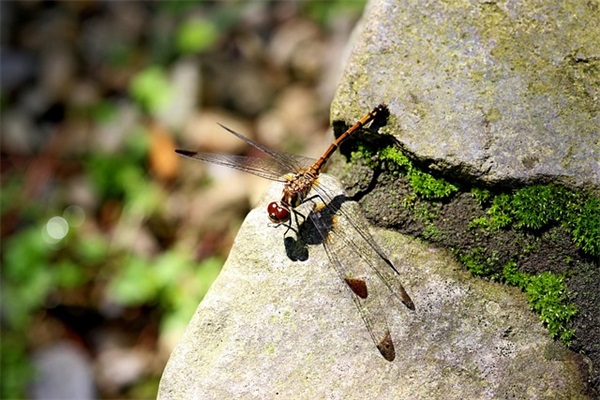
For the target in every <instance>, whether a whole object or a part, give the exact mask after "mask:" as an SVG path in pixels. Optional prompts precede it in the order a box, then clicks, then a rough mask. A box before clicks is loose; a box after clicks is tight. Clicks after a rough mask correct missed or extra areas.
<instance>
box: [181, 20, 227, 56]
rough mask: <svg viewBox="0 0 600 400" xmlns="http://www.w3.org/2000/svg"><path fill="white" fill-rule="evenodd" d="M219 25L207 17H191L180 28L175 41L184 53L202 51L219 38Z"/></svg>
mask: <svg viewBox="0 0 600 400" xmlns="http://www.w3.org/2000/svg"><path fill="white" fill-rule="evenodd" d="M219 34H220V33H219V30H218V29H217V26H216V25H215V24H214V23H213V22H212V21H211V20H207V19H190V20H188V21H186V22H184V23H183V24H181V26H180V27H179V28H178V30H177V33H176V38H175V42H176V44H177V49H178V50H179V52H180V53H182V54H194V53H201V52H202V51H204V50H206V49H209V48H210V47H212V45H213V44H214V43H215V42H216V41H217V39H218V38H219Z"/></svg>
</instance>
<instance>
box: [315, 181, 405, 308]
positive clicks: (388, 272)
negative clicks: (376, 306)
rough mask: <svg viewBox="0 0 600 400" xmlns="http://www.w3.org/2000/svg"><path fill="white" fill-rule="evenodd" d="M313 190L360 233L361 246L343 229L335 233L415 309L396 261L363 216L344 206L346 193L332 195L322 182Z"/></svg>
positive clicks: (403, 301)
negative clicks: (375, 235) (376, 240)
mask: <svg viewBox="0 0 600 400" xmlns="http://www.w3.org/2000/svg"><path fill="white" fill-rule="evenodd" d="M313 190H314V191H315V192H316V193H317V195H318V196H319V197H320V198H321V199H322V200H323V201H324V202H325V203H326V204H328V205H329V206H330V207H332V208H333V211H334V212H335V213H336V214H337V215H338V216H339V217H341V218H343V219H344V221H346V223H347V224H348V225H350V227H351V228H352V230H354V231H355V232H357V233H358V235H359V236H360V238H361V239H362V240H360V243H358V244H360V246H357V243H356V242H358V241H357V240H352V239H350V237H349V236H348V235H347V234H346V233H344V232H343V230H341V229H340V230H334V233H335V235H336V236H337V237H338V238H339V240H340V241H341V242H343V243H345V245H346V246H347V247H348V248H352V249H359V250H357V254H358V255H359V256H360V257H361V258H362V259H363V260H364V261H365V262H366V263H367V264H368V265H369V267H370V270H371V273H372V274H373V273H374V274H376V275H377V276H378V277H379V279H381V281H383V283H384V284H385V286H387V288H388V289H389V290H390V291H391V292H392V293H393V294H394V296H396V298H398V300H400V301H401V302H402V303H403V304H404V305H405V306H406V307H408V308H409V309H411V310H414V309H415V304H414V303H413V301H412V299H411V298H410V296H409V295H408V293H406V290H405V289H404V286H402V283H401V282H400V279H399V278H400V274H399V272H398V269H397V268H396V266H395V265H394V263H393V262H392V261H391V260H390V259H389V258H388V257H387V256H386V255H385V253H384V251H383V250H382V249H381V247H379V245H378V244H377V242H375V240H374V239H373V237H372V236H371V234H370V233H369V232H368V231H367V230H366V228H364V227H362V226H361V225H360V223H359V221H360V220H361V219H362V218H363V217H362V216H357V215H355V213H353V212H352V211H350V210H347V208H346V207H344V203H345V202H346V201H349V200H348V198H347V197H346V196H345V195H343V194H342V195H338V196H335V197H334V196H332V195H330V194H329V191H328V190H327V189H326V188H324V187H323V186H321V185H320V184H318V182H317V184H315V185H314V186H313Z"/></svg>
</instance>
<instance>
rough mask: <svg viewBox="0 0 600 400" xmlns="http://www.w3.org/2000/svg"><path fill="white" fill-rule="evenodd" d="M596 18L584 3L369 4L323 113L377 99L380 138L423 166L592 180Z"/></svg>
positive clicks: (598, 181)
mask: <svg viewBox="0 0 600 400" xmlns="http://www.w3.org/2000/svg"><path fill="white" fill-rule="evenodd" d="M599 20H600V7H599V6H598V3H597V2H593V1H591V2H590V1H587V0H577V1H572V2H566V3H560V4H557V3H554V2H548V1H545V0H536V1H528V2H511V1H492V2H472V1H462V2H452V3H447V2H435V1H433V2H422V1H403V0H377V1H372V2H370V3H369V4H368V6H367V9H366V11H365V16H364V18H363V30H362V32H361V33H360V34H358V35H356V42H355V46H354V47H353V50H352V54H351V55H350V59H349V62H348V65H347V66H346V69H345V71H344V74H343V77H342V80H341V82H340V85H339V88H338V92H337V95H336V99H335V101H334V104H333V107H332V119H333V120H341V121H353V120H355V119H356V118H357V117H359V116H360V115H362V114H361V113H363V112H364V110H367V109H370V108H372V107H373V106H375V105H377V104H378V103H380V102H382V101H385V102H387V103H389V107H390V111H391V113H392V115H393V118H392V120H391V121H390V124H389V125H388V128H387V129H389V133H391V134H393V135H394V136H396V137H397V138H398V139H399V141H400V142H401V143H402V144H403V145H404V147H405V149H406V150H407V151H408V152H410V153H411V154H413V155H414V157H415V158H416V159H418V160H420V161H423V162H424V163H426V164H429V166H430V167H431V168H433V169H439V170H442V171H444V172H450V173H453V174H455V175H457V176H461V177H465V176H468V177H471V178H474V179H478V180H481V181H484V182H486V183H489V184H495V183H503V184H515V183H532V182H546V181H549V180H551V181H552V182H557V183H564V184H566V185H569V186H593V187H597V186H599V185H600V132H599V127H600V112H599V111H600V98H599V97H600V72H599V71H600V40H598V38H600V24H598V21H599Z"/></svg>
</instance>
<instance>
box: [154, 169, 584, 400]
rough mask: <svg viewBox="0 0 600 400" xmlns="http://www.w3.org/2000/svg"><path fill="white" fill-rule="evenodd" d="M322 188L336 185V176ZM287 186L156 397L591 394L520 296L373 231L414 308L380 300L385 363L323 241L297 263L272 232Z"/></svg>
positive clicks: (260, 214) (240, 244)
mask: <svg viewBox="0 0 600 400" xmlns="http://www.w3.org/2000/svg"><path fill="white" fill-rule="evenodd" d="M320 181H321V183H322V184H324V185H326V186H327V187H336V188H337V189H336V190H339V186H338V185H339V184H338V183H337V182H336V181H335V180H334V179H332V178H330V177H329V176H326V175H323V176H322V177H321V178H320ZM281 188H282V186H281V185H280V184H274V185H273V186H272V187H271V189H270V190H269V192H268V193H267V194H266V196H265V200H264V201H263V202H262V203H261V204H260V205H259V206H258V207H257V208H256V209H255V210H253V211H252V212H251V213H250V214H249V215H248V217H247V218H246V221H245V222H244V224H243V226H242V227H241V229H240V231H239V234H238V236H237V238H236V241H235V244H234V247H233V249H232V250H231V254H230V256H229V258H228V260H227V263H226V264H225V266H224V268H223V270H222V272H221V274H220V275H219V277H218V279H217V280H216V281H215V282H214V284H213V285H212V287H211V289H210V291H209V293H208V294H207V295H206V297H205V299H204V300H203V301H202V303H201V304H200V306H199V307H198V310H197V311H196V314H195V315H194V317H193V319H192V321H191V323H190V325H189V326H188V328H187V330H186V332H185V334H184V336H183V338H182V339H181V341H180V343H179V344H178V345H177V347H176V349H175V351H174V352H173V354H172V355H171V358H170V360H169V363H168V365H167V368H166V370H165V372H164V374H163V377H162V380H161V384H160V389H159V398H160V399H192V398H203V399H223V398H245V399H251V398H256V399H264V398H295V399H302V398H305V399H315V398H326V399H365V398H379V399H409V398H410V399H418V398H428V399H442V398H443V399H464V398H472V399H475V398H477V399H485V398H523V397H526V398H537V399H559V398H564V399H577V398H586V396H585V395H584V394H583V393H584V391H585V388H584V385H583V383H582V381H583V379H582V378H581V377H580V376H579V372H578V371H579V370H580V366H581V365H583V364H585V360H584V359H583V358H582V357H581V356H579V355H577V354H575V353H572V352H570V351H569V350H567V349H565V348H563V347H562V346H561V345H559V344H557V343H556V342H554V341H552V340H551V339H550V338H549V337H548V334H547V332H546V330H545V329H544V328H543V326H542V325H541V323H540V322H539V321H538V318H537V316H535V315H534V314H533V313H531V312H530V311H529V310H528V307H527V303H526V300H525V299H524V297H523V295H522V294H521V293H520V292H519V291H518V290H516V289H514V288H509V287H505V286H503V285H500V284H497V283H493V282H487V281H483V280H481V279H477V278H473V277H471V276H470V274H469V273H467V272H465V271H464V270H463V268H462V267H461V266H459V265H457V264H456V262H455V261H454V260H453V257H452V256H451V255H450V254H449V253H447V252H445V251H441V250H436V249H433V248H431V247H428V246H427V245H424V244H422V243H420V242H419V241H417V240H415V239H412V238H409V237H406V236H403V235H401V234H397V233H393V232H389V231H383V230H372V233H373V235H374V238H375V239H376V240H377V241H378V243H379V244H380V245H381V246H382V248H383V249H384V251H385V252H386V253H387V254H388V255H389V257H390V258H391V259H392V260H393V261H394V262H395V264H396V266H397V267H398V269H399V271H400V279H401V280H402V282H403V284H404V286H405V288H406V290H407V291H408V292H409V294H410V295H411V297H412V299H413V300H414V302H415V305H416V311H414V312H413V311H410V310H408V309H406V308H405V307H404V306H403V305H402V304H400V303H399V302H397V301H394V300H392V299H390V298H388V297H389V296H384V297H383V299H384V303H383V304H384V305H385V307H386V308H387V309H388V310H389V314H388V323H389V325H390V328H391V331H392V337H393V339H394V342H395V345H396V359H395V361H393V362H388V361H386V360H384V359H383V358H382V357H381V355H380V354H379V352H378V351H377V349H376V348H375V346H374V344H373V342H372V341H371V338H370V337H369V335H368V332H367V330H366V328H365V326H364V324H363V321H362V319H361V317H360V314H359V313H358V311H357V309H356V307H355V305H354V302H353V300H352V298H351V294H350V292H349V291H348V290H347V288H346V287H345V285H344V283H343V282H342V281H341V280H340V279H339V277H338V276H337V275H336V273H335V272H334V270H333V268H331V266H330V265H329V260H328V258H327V256H326V254H325V251H324V250H323V248H322V246H320V245H312V246H308V254H307V257H306V260H305V261H292V260H291V259H290V257H289V256H288V254H287V253H286V246H285V245H284V237H283V233H284V229H281V228H279V229H276V228H274V227H272V226H269V225H268V222H267V221H268V220H267V216H266V204H267V203H268V202H270V201H272V200H273V199H278V198H279V196H280V194H281ZM345 206H347V207H349V209H353V210H356V207H357V205H355V204H354V203H348V204H346V205H345ZM360 223H361V224H362V223H364V221H361V222H360ZM341 226H343V225H341ZM291 236H292V237H293V236H294V235H291ZM382 294H383V295H384V294H385V293H382Z"/></svg>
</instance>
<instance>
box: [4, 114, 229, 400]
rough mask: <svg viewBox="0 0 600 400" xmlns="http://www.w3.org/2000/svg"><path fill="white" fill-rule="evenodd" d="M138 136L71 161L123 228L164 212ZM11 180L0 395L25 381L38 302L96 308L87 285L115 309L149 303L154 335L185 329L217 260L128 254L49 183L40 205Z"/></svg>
mask: <svg viewBox="0 0 600 400" xmlns="http://www.w3.org/2000/svg"><path fill="white" fill-rule="evenodd" d="M109 120H110V118H108V119H107V120H105V122H109ZM147 138H148V134H147V132H145V130H144V129H142V128H141V127H140V128H136V129H134V130H133V131H131V132H130V134H129V135H128V136H127V139H126V141H125V143H124V144H123V146H122V149H121V150H119V151H117V152H113V153H105V152H101V151H95V152H90V153H88V154H87V155H85V156H84V157H82V159H81V161H82V163H83V167H84V174H85V176H86V177H87V179H89V181H90V182H91V183H92V187H93V190H94V191H95V194H96V197H97V201H98V204H99V205H102V204H106V203H107V202H113V203H114V204H118V205H119V208H120V209H121V212H120V216H119V218H120V220H121V221H123V222H124V223H125V224H130V223H131V221H143V220H144V219H147V218H150V217H151V216H152V215H155V214H156V215H162V214H163V213H164V210H163V205H164V203H165V197H166V195H167V194H166V192H165V189H164V187H163V186H162V185H161V184H160V183H159V182H157V181H156V180H154V179H152V178H150V177H149V175H148V173H147V171H146V169H147V167H146V163H147V159H148V152H149V141H148V139H147ZM21 182H22V179H21V178H19V177H13V179H8V180H7V181H6V182H5V184H4V185H3V190H2V192H1V195H0V202H1V206H2V212H3V213H5V212H13V213H14V212H15V211H17V210H18V211H19V212H20V215H21V217H22V218H24V219H23V224H24V225H23V226H22V227H21V228H20V229H19V230H17V231H16V232H15V233H14V234H13V235H12V236H10V237H8V238H7V239H6V240H4V241H3V243H2V291H1V292H0V298H1V301H2V318H3V332H2V363H3V364H2V366H3V379H2V381H1V385H0V386H1V389H0V392H1V394H2V398H15V397H22V396H23V393H24V387H25V385H26V383H27V382H28V381H29V380H30V379H31V378H32V377H33V374H32V373H31V370H30V367H29V362H28V357H27V348H26V346H25V341H24V338H25V337H26V332H27V331H28V330H30V324H31V323H32V321H33V317H34V316H35V315H43V313H44V310H45V309H46V307H47V306H49V305H50V304H48V299H50V298H54V299H60V298H61V296H60V293H61V292H63V291H65V290H69V291H71V292H72V291H79V292H80V293H81V295H80V297H81V298H84V299H86V301H88V302H90V303H89V304H87V305H86V307H89V308H98V309H99V308H100V304H94V303H93V302H94V301H98V299H94V298H88V293H89V288H90V287H94V286H97V285H99V286H100V287H106V294H107V296H108V297H107V298H108V299H111V301H113V302H116V303H117V304H120V305H122V306H123V307H138V306H152V307H155V308H156V309H158V310H159V313H160V315H161V321H160V327H161V333H164V334H168V332H169V330H172V329H175V330H177V331H181V330H182V329H183V327H185V325H186V324H187V323H188V322H189V319H190V318H191V316H192V314H193V312H194V310H195V308H196V307H197V305H198V303H199V302H200V300H201V299H202V297H203V296H204V295H205V294H206V292H207V290H208V288H209V287H210V285H211V283H212V281H213V280H214V279H215V278H216V276H217V275H218V274H219V271H220V269H221V265H222V262H223V260H221V259H218V258H210V259H207V260H204V261H202V262H201V263H200V265H198V264H197V263H196V262H194V261H193V260H192V258H191V254H193V251H190V249H188V250H186V249H181V248H177V247H171V248H169V249H166V250H165V251H163V252H162V253H160V254H158V255H153V254H143V253H139V252H134V251H132V249H131V248H128V244H127V243H122V242H121V243H119V242H113V239H111V238H110V237H109V236H108V235H106V234H104V233H103V232H102V231H98V230H89V229H88V226H87V225H86V224H85V223H82V221H81V220H82V219H83V218H85V213H87V218H93V217H95V215H94V213H95V212H96V211H97V210H85V211H83V210H82V209H80V210H79V211H74V210H73V209H72V208H71V207H70V206H69V205H68V204H65V203H64V199H65V197H64V196H63V195H62V194H61V191H62V190H63V189H62V188H60V187H57V192H56V193H55V194H54V195H52V196H50V197H49V201H48V202H47V203H43V202H36V201H28V200H26V199H24V198H23V195H22V183H21ZM81 214H82V215H81ZM56 218H58V220H59V221H62V223H64V226H65V229H66V230H65V233H66V235H65V236H64V237H62V238H53V237H52V236H51V235H50V234H49V233H48V231H49V223H50V222H52V221H53V220H54V219H56ZM114 223H117V222H116V221H115V222H114ZM61 226H62V225H61ZM59 233H60V230H59ZM14 342H19V343H20V345H18V346H17V345H15V344H14ZM6 371H10V372H9V373H7V372H6Z"/></svg>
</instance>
